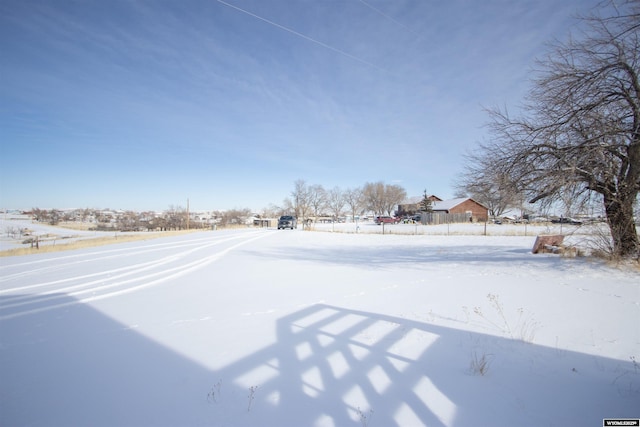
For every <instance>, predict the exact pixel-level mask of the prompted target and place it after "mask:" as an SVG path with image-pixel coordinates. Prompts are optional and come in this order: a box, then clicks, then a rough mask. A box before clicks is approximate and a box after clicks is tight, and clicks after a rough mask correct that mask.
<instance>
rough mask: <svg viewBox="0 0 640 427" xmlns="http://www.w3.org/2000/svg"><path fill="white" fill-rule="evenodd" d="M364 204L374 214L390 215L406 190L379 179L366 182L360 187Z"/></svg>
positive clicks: (403, 197)
mask: <svg viewBox="0 0 640 427" xmlns="http://www.w3.org/2000/svg"><path fill="white" fill-rule="evenodd" d="M362 193H363V196H364V200H365V204H366V206H367V208H368V209H371V210H372V211H373V212H375V214H376V215H385V214H387V215H391V214H392V212H394V211H395V210H396V208H397V206H398V205H399V204H400V203H401V202H402V201H403V200H404V199H406V197H407V192H406V191H405V190H404V188H402V187H400V186H399V185H389V184H385V183H383V182H381V181H379V182H375V183H370V182H368V183H366V184H365V185H364V187H363V189H362Z"/></svg>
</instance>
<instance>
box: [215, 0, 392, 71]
mask: <svg viewBox="0 0 640 427" xmlns="http://www.w3.org/2000/svg"><path fill="white" fill-rule="evenodd" d="M217 2H218V3H221V4H223V5H225V6H227V7H230V8H232V9H235V10H237V11H239V12H242V13H244V14H247V15H249V16H251V17H253V18H256V19H259V20H260V21H263V22H266V23H267V24H269V25H273V26H274V27H277V28H280V29H281V30H284V31H287V32H289V33H291V34H293V35H296V36H298V37H301V38H303V39H305V40H307V41H310V42H312V43H315V44H317V45H319V46H322V47H324V48H325V49H329V50H332V51H334V52H336V53H339V54H340V55H343V56H346V57H347V58H350V59H353V60H354V61H358V62H360V63H362V64H365V65H368V66H370V67H373V68H376V69H378V70H381V71H384V69H383V68H381V67H379V66H377V65H375V64H373V63H371V62H369V61H365V60H364V59H362V58H358V57H357V56H354V55H351V54H350V53H347V52H345V51H343V50H340V49H338V48H335V47H333V46H330V45H328V44H326V43H323V42H321V41H319V40H316V39H314V38H312V37H309V36H306V35H304V34H302V33H299V32H297V31H295V30H292V29H291V28H288V27H285V26H284V25H280V24H278V23H276V22H273V21H270V20H268V19H266V18H263V17H262V16H259V15H256V14H255V13H252V12H249V11H248V10H245V9H242V8H240V7H238V6H235V5H233V4H230V3H227V2H226V1H223V0H217Z"/></svg>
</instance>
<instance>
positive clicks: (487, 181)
mask: <svg viewBox="0 0 640 427" xmlns="http://www.w3.org/2000/svg"><path fill="white" fill-rule="evenodd" d="M485 154H486V153H485V152H483V151H480V152H479V151H473V152H471V153H468V154H467V155H465V169H464V171H463V172H462V174H460V176H459V177H458V180H457V182H456V183H455V184H454V186H455V188H456V190H457V192H458V194H459V195H460V197H471V198H472V199H474V200H476V201H477V202H480V203H482V204H483V205H485V206H486V207H487V208H489V214H490V215H491V216H501V215H502V214H503V213H504V212H505V211H506V210H507V209H509V208H511V207H514V205H515V204H516V203H517V202H516V200H517V188H516V186H514V185H512V183H511V182H510V180H509V179H508V177H507V176H505V175H504V174H502V173H501V172H500V171H499V170H496V169H495V168H494V167H493V159H491V158H490V157H487V156H486V155H485Z"/></svg>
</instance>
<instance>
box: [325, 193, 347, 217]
mask: <svg viewBox="0 0 640 427" xmlns="http://www.w3.org/2000/svg"><path fill="white" fill-rule="evenodd" d="M345 204H346V201H345V196H344V192H343V191H342V190H341V189H340V187H333V188H332V189H331V190H329V191H327V207H328V209H329V211H330V212H331V215H333V219H334V220H337V219H338V218H339V217H340V216H341V215H342V212H343V209H344V205H345Z"/></svg>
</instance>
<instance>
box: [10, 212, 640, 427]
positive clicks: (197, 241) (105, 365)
mask: <svg viewBox="0 0 640 427" xmlns="http://www.w3.org/2000/svg"><path fill="white" fill-rule="evenodd" d="M327 226H328V227H331V225H327ZM468 226H469V227H472V226H476V227H478V226H477V225H473V224H469V225H468ZM370 227H375V226H370ZM410 227H411V228H414V230H417V228H415V227H412V226H407V227H405V228H404V229H405V230H409V228H410ZM479 227H481V226H479ZM363 228H364V226H363ZM390 228H391V227H389V228H388V229H390ZM388 229H387V230H388ZM494 229H498V228H497V226H496V227H495V228H492V229H491V230H494ZM371 230H372V231H371V232H359V233H357V234H356V233H351V232H341V233H337V232H336V233H329V232H303V231H301V230H295V231H290V230H286V231H276V230H267V229H258V230H256V229H247V230H237V231H224V230H223V231H208V232H200V233H193V234H188V235H182V236H174V237H167V238H161V239H155V240H148V241H140V242H130V243H122V244H115V245H109V246H103V247H95V248H89V249H83V250H80V251H65V252H57V253H49V254H36V255H29V256H21V257H5V258H0V425H2V426H88V425H91V426H298V427H299V426H339V427H343V426H363V427H388V426H402V427H406V426H423V425H425V426H516V425H517V426H536V427H538V426H600V425H602V419H603V418H607V417H619V418H622V417H632V418H633V417H635V418H637V417H639V416H640V280H639V278H640V274H639V273H638V270H637V269H633V268H614V267H609V266H607V265H605V264H604V263H602V262H599V261H596V260H593V259H590V258H580V257H578V258H566V257H560V256H557V255H533V254H531V252H530V251H531V248H532V246H533V242H534V240H535V234H536V232H537V231H538V230H531V229H530V230H528V233H529V234H530V235H527V236H523V235H515V233H512V232H510V231H503V232H501V233H497V232H494V233H489V235H488V236H484V235H482V234H483V233H482V232H481V233H471V232H462V231H461V232H460V233H452V232H451V229H449V230H448V231H447V232H444V231H443V232H442V233H432V234H419V233H413V234H412V233H410V232H407V233H399V232H398V233H395V234H385V235H382V234H380V233H378V232H373V228H371ZM396 230H400V228H397V229H396ZM500 230H508V228H501V229H500ZM342 231H348V230H342ZM359 231H364V230H359ZM497 234H503V235H497Z"/></svg>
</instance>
